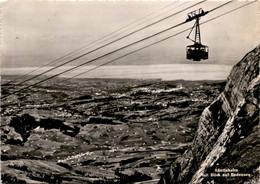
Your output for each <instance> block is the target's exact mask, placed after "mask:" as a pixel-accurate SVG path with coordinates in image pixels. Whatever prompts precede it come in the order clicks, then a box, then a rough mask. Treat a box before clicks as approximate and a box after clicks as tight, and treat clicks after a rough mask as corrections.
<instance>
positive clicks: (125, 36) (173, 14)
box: [16, 0, 206, 85]
mask: <svg viewBox="0 0 260 184" xmlns="http://www.w3.org/2000/svg"><path fill="white" fill-rule="evenodd" d="M205 1H206V0H203V1H201V2H198V3H196V4H194V5H191V6H189V7H187V8H185V9H183V10H180V11H178V12H176V13H174V14H171V15H169V16H167V17H164V18H162V19H160V20H158V21H155V22H153V23H151V24H149V25H146V26H144V27H142V28H140V29H138V30H135V31H133V32H131V33H129V34H126V35H124V36H122V37H120V38H118V39H116V40H114V41H111V42H109V43H107V44H105V45H102V46H100V47H98V48H95V49H94V50H91V51H89V52H87V53H84V54H82V55H80V56H78V57H76V58H74V59H71V60H69V61H67V62H65V63H62V64H60V65H58V66H55V67H53V68H51V69H49V70H47V71H44V72H42V73H40V74H37V75H35V76H33V77H31V78H29V79H26V80H24V81H22V82H20V83H18V84H16V85H20V84H23V83H25V82H27V81H29V80H32V79H35V78H37V77H39V76H41V75H43V74H45V73H48V72H50V71H52V70H55V69H57V68H59V67H61V66H63V65H66V64H68V63H71V62H72V61H75V60H77V59H79V58H81V57H83V56H86V55H88V54H90V53H92V52H95V51H97V50H99V49H101V48H104V47H106V46H108V45H111V44H113V43H115V42H117V41H119V40H122V39H124V38H126V37H128V36H130V35H133V34H134V33H137V32H139V31H141V30H143V29H146V28H148V27H150V26H153V25H155V24H157V23H159V22H161V21H164V20H166V19H168V18H170V17H173V16H175V15H177V14H179V13H181V12H183V11H185V10H187V9H190V8H192V7H194V6H196V5H198V4H201V3H203V2H205ZM171 29H172V28H171ZM113 53H114V52H113Z"/></svg>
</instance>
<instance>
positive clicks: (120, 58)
mask: <svg viewBox="0 0 260 184" xmlns="http://www.w3.org/2000/svg"><path fill="white" fill-rule="evenodd" d="M254 2H257V1H252V2H250V3H247V4H245V5H242V6H240V7H237V8H234V9H232V10H230V11H227V12H225V13H223V14H220V15H218V16H216V17H213V18H211V19H209V20H206V21H204V22H202V23H201V24H200V25H203V24H206V23H208V22H211V21H213V20H215V19H217V18H220V17H222V16H224V15H227V14H229V13H232V12H234V11H236V10H238V9H241V8H243V7H245V6H248V5H250V4H252V3H254ZM191 28H192V27H190V28H188V29H185V30H183V31H180V32H178V33H176V34H174V35H171V36H168V37H166V38H164V39H162V40H159V41H156V42H154V43H152V44H149V45H146V46H144V47H141V48H139V49H136V50H134V51H132V52H129V53H127V54H125V55H122V56H120V57H118V58H116V59H113V60H110V61H108V62H106V63H103V64H101V65H99V66H96V67H94V68H91V69H89V70H87V71H84V72H82V73H80V74H77V75H75V76H73V77H69V78H67V79H65V80H62V81H61V82H65V81H68V80H70V79H73V78H76V77H79V76H81V75H83V74H86V73H89V72H91V71H93V70H95V69H98V68H100V67H102V66H105V65H107V64H110V63H112V62H115V61H117V60H119V59H121V58H123V57H126V56H128V55H131V54H133V53H135V52H138V51H140V50H143V49H145V48H148V47H150V46H153V45H155V44H158V43H160V42H163V41H165V40H168V39H170V38H172V37H175V36H177V35H179V34H182V33H184V32H186V31H189V30H190V29H191Z"/></svg>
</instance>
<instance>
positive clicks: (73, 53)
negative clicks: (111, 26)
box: [2, 1, 187, 85]
mask: <svg viewBox="0 0 260 184" xmlns="http://www.w3.org/2000/svg"><path fill="white" fill-rule="evenodd" d="M175 3H177V1H175V2H173V3H171V4H169V5H166V6H164V7H162V8H160V9H159V10H157V11H155V12H152V13H150V14H148V15H146V16H144V17H142V18H140V19H138V20H135V21H133V22H131V23H129V24H127V25H125V26H123V27H121V28H119V29H117V30H115V31H113V32H111V33H109V34H107V35H105V36H103V37H101V38H99V39H97V40H95V41H93V42H91V43H89V44H87V45H84V46H82V47H80V48H78V49H76V50H74V51H72V52H70V53H68V54H66V55H64V56H62V57H60V58H58V59H55V60H53V61H51V62H50V63H48V64H46V65H44V66H41V67H39V68H37V69H35V70H32V71H30V72H28V73H26V74H24V75H22V76H19V77H17V78H15V79H13V80H12V81H9V82H7V83H5V84H2V85H8V84H10V83H12V82H14V81H16V80H19V79H22V78H25V77H27V76H29V75H30V74H32V73H35V72H37V71H39V70H41V69H43V68H45V67H48V66H50V65H53V64H56V63H58V62H60V61H62V60H63V59H67V58H68V57H71V56H74V55H75V54H77V52H79V51H80V52H81V50H82V49H85V48H88V47H89V46H91V45H93V44H94V43H96V42H99V41H102V40H103V39H104V38H107V37H109V36H111V35H113V34H114V33H117V32H119V31H121V30H123V29H124V28H126V27H128V26H130V25H132V24H135V23H137V22H139V21H141V20H143V19H146V18H147V17H150V16H152V15H154V14H156V13H158V12H160V11H161V10H163V9H166V8H168V7H169V6H172V5H174V4H175ZM186 3H187V2H186ZM186 3H184V4H186ZM184 4H182V5H184ZM177 7H179V6H177ZM177 7H174V8H177ZM174 8H172V9H174ZM172 9H171V10H172ZM167 12H168V11H167ZM164 13H165V12H164ZM160 15H162V14H160ZM156 17H158V16H156ZM149 20H151V19H149ZM127 30H129V29H127ZM127 30H126V31H127ZM115 36H116V35H115ZM115 36H113V37H115ZM113 37H111V38H113ZM111 38H109V39H111ZM109 39H106V40H104V41H107V40H109ZM104 41H102V42H104ZM100 43H101V42H100ZM100 43H99V44H100ZM95 45H97V44H95ZM90 48H91V47H90Z"/></svg>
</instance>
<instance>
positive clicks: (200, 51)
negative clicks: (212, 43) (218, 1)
mask: <svg viewBox="0 0 260 184" xmlns="http://www.w3.org/2000/svg"><path fill="white" fill-rule="evenodd" d="M207 13H208V12H204V11H203V10H202V8H200V9H199V10H196V11H193V12H191V13H188V18H187V20H186V22H188V21H192V20H194V19H196V22H195V24H194V25H193V27H192V28H191V31H190V33H189V35H188V36H187V39H190V37H189V36H190V34H191V32H192V31H193V29H194V28H195V39H194V40H192V39H190V40H191V41H193V42H194V44H193V45H188V46H187V48H186V53H187V54H186V58H187V59H189V60H193V61H200V60H202V59H203V60H206V59H208V55H209V48H208V46H206V45H202V44H201V37H200V24H199V19H200V17H201V16H204V15H206V14H207Z"/></svg>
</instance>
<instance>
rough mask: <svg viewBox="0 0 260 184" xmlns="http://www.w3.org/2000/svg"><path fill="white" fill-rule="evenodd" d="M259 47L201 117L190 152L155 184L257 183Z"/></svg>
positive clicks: (237, 68)
mask: <svg viewBox="0 0 260 184" xmlns="http://www.w3.org/2000/svg"><path fill="white" fill-rule="evenodd" d="M259 59H260V45H258V46H257V47H256V48H255V49H254V50H252V51H251V52H249V53H248V54H246V56H245V57H244V58H243V59H242V60H241V61H240V62H239V63H237V64H236V65H235V66H234V67H233V69H232V71H231V73H230V75H229V77H228V79H227V84H226V86H225V89H224V91H223V92H222V93H221V94H220V95H219V96H218V98H217V99H216V100H215V101H213V102H212V104H211V105H210V106H208V107H207V108H206V109H205V110H204V111H203V113H202V115H201V117H200V120H199V123H198V129H197V132H196V135H195V137H194V140H193V144H192V147H191V148H190V149H188V150H186V151H185V152H184V154H183V155H182V156H181V157H179V158H178V159H177V160H175V162H174V163H173V164H172V166H171V167H170V168H169V170H168V171H166V172H165V173H164V175H163V176H162V178H161V179H160V181H159V183H158V184H175V183H178V184H188V183H189V184H203V183H214V184H216V183H221V184H224V183H237V184H240V183H245V182H249V183H260V154H259V153H260V123H259V84H260V77H259Z"/></svg>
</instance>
